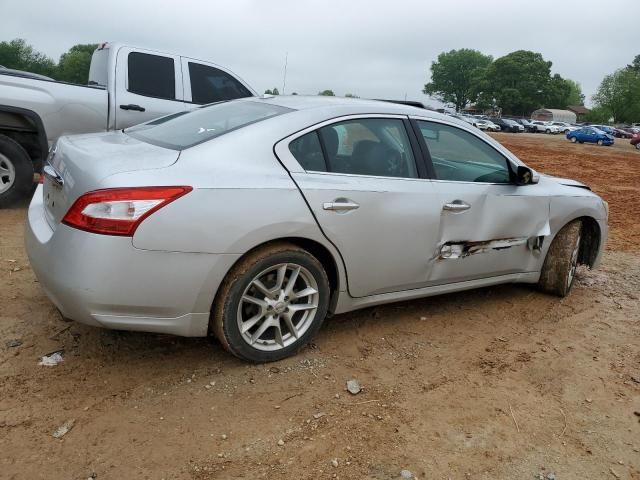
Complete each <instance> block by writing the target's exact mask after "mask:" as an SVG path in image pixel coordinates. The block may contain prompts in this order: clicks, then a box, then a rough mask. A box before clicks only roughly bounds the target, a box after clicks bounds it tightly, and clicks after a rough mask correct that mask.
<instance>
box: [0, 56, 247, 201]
mask: <svg viewBox="0 0 640 480" xmlns="http://www.w3.org/2000/svg"><path fill="white" fill-rule="evenodd" d="M255 95H256V93H255V92H254V91H253V90H252V89H251V87H249V85H247V84H246V83H245V82H244V81H243V80H242V79H240V78H239V77H238V76H237V75H235V74H233V73H232V72H230V71H229V70H227V69H225V68H222V67H220V66H219V65H215V64H213V63H210V62H206V61H202V60H196V59H194V58H188V57H183V56H181V55H174V54H167V53H163V52H158V51H154V50H146V49H142V48H135V47H130V46H127V45H121V44H109V43H105V44H102V45H100V46H99V47H98V48H97V49H96V50H95V52H94V53H93V57H92V58H91V68H90V71H89V84H88V85H75V84H70V83H64V82H56V81H54V80H51V79H48V78H47V77H43V76H40V75H35V74H30V73H26V72H17V71H15V70H8V69H3V68H0V207H2V206H6V205H9V204H10V203H13V202H14V201H15V200H17V199H18V198H20V197H22V196H25V195H28V194H29V193H30V192H31V191H32V188H33V178H34V175H33V174H34V173H39V172H41V170H42V167H43V163H44V161H45V159H46V157H47V154H48V150H49V146H50V145H51V144H52V143H53V142H55V141H56V140H57V138H58V137H60V136H62V135H70V134H77V133H91V132H101V131H108V130H115V129H121V128H126V127H130V126H132V125H136V124H138V123H141V122H144V121H147V120H150V119H152V118H156V117H160V116H162V115H167V114H171V113H176V112H180V111H183V110H187V109H191V108H194V107H195V106H197V105H203V104H207V103H213V102H219V101H223V100H231V99H234V98H241V97H249V96H255Z"/></svg>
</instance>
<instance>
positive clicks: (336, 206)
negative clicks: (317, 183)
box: [322, 199, 360, 212]
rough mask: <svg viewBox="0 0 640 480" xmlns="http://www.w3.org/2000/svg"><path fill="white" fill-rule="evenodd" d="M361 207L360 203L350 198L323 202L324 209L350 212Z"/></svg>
mask: <svg viewBox="0 0 640 480" xmlns="http://www.w3.org/2000/svg"><path fill="white" fill-rule="evenodd" d="M357 208H360V205H359V204H357V203H356V202H352V201H350V200H339V199H337V200H335V201H333V202H324V203H323V204H322V209H323V210H329V211H331V212H348V211H350V210H355V209H357Z"/></svg>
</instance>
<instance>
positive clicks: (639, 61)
mask: <svg viewBox="0 0 640 480" xmlns="http://www.w3.org/2000/svg"><path fill="white" fill-rule="evenodd" d="M627 69H629V70H632V71H634V72H636V73H640V55H636V56H635V58H634V59H633V62H631V65H627Z"/></svg>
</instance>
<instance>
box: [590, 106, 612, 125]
mask: <svg viewBox="0 0 640 480" xmlns="http://www.w3.org/2000/svg"><path fill="white" fill-rule="evenodd" d="M585 120H586V121H587V122H590V123H609V122H610V121H611V120H612V118H611V112H610V111H609V110H608V109H606V108H604V107H594V108H592V109H591V111H590V112H589V113H588V114H587V115H586V116H585Z"/></svg>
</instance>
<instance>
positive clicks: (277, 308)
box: [211, 243, 330, 362]
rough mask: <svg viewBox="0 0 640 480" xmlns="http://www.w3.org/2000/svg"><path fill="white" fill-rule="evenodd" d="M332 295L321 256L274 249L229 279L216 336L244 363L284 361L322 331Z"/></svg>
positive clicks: (248, 260) (242, 264) (250, 258)
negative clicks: (283, 359)
mask: <svg viewBox="0 0 640 480" xmlns="http://www.w3.org/2000/svg"><path fill="white" fill-rule="evenodd" d="M329 296H330V289H329V280H328V278H327V274H326V272H325V270H324V268H323V267H322V264H321V263H320V262H319V261H318V260H317V259H316V258H315V257H313V256H312V255H311V254H310V253H309V252H307V251H306V250H303V249H301V248H299V247H297V246H295V245H292V244H289V243H279V244H274V245H269V246H267V247H264V248H260V249H258V250H256V251H254V252H251V253H250V254H248V255H247V256H246V257H245V258H243V259H241V260H240V261H239V262H238V264H236V265H235V266H234V267H233V269H232V270H231V271H230V272H229V274H228V275H227V277H226V278H225V280H224V282H223V284H222V286H221V287H220V291H219V292H218V295H217V296H216V301H215V304H214V307H213V312H212V317H213V318H212V324H211V327H212V331H213V333H214V334H215V335H216V337H218V339H219V340H220V342H221V343H222V345H223V346H224V347H225V348H226V349H227V350H228V351H229V352H231V353H233V354H234V355H236V356H237V357H239V358H241V359H243V360H248V361H251V362H271V361H275V360H280V359H282V358H285V357H287V356H289V355H292V354H294V353H295V352H297V351H298V350H299V349H300V348H301V347H303V346H304V345H305V344H306V343H307V342H308V341H309V340H310V339H311V338H312V337H313V336H314V335H315V334H316V332H317V331H318V330H319V329H320V327H321V326H322V323H323V322H324V319H325V316H326V314H327V309H328V306H329Z"/></svg>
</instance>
